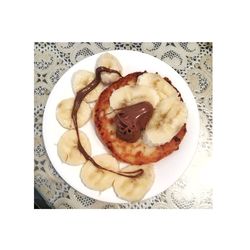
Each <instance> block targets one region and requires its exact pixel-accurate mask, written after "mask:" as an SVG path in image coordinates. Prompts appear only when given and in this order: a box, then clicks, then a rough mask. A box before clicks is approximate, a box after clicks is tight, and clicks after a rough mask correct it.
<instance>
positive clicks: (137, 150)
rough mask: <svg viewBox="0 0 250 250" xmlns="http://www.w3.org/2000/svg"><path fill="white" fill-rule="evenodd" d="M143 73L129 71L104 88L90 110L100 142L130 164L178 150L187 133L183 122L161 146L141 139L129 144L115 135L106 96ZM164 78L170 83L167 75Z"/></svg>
mask: <svg viewBox="0 0 250 250" xmlns="http://www.w3.org/2000/svg"><path fill="white" fill-rule="evenodd" d="M143 73H144V72H135V73H131V74H128V75H127V76H125V77H122V78H120V79H119V80H118V81H117V82H114V83H113V84H111V85H110V86H109V87H107V88H106V89H105V90H104V91H103V92H102V93H101V95H100V96H99V99H98V100H97V102H96V105H95V108H94V113H93V118H94V123H95V129H96V133H97V135H98V137H99V138H100V139H101V141H102V142H103V144H104V145H106V147H107V148H108V149H109V151H110V153H111V154H112V155H113V156H114V157H115V158H116V159H117V160H120V161H123V162H126V163H129V164H133V165H142V164H148V163H153V162H157V161H159V160H161V159H162V158H164V157H166V156H168V155H169V154H171V153H172V152H174V151H175V150H178V149H179V145H180V143H181V141H182V139H183V137H184V136H185V134H186V124H184V125H183V126H182V128H181V129H180V131H179V132H178V133H177V134H176V135H175V136H174V137H173V139H172V140H171V141H170V142H168V143H165V144H163V145H160V146H149V145H147V144H145V143H144V142H143V140H142V139H141V138H140V139H138V140H137V141H136V142H134V143H129V142H126V141H124V140H121V139H119V138H118V137H117V136H116V126H115V123H114V116H115V112H113V111H112V109H111V107H110V103H109V98H110V96H111V94H112V93H113V91H115V90H117V89H119V88H121V87H123V86H126V85H130V86H133V85H135V84H136V81H137V77H138V76H139V75H141V74H143ZM164 79H165V80H166V81H167V82H169V83H170V84H171V82H170V81H169V80H168V78H164Z"/></svg>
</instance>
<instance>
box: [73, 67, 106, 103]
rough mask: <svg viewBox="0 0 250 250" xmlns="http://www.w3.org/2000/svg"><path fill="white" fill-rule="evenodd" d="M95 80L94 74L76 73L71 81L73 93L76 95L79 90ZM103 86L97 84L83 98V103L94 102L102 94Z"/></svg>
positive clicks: (86, 72)
mask: <svg viewBox="0 0 250 250" xmlns="http://www.w3.org/2000/svg"><path fill="white" fill-rule="evenodd" d="M94 79H95V74H94V73H93V72H90V71H87V70H78V71H76V72H75V73H74V74H73V76H72V79H71V82H72V88H73V92H74V93H75V94H76V93H77V92H78V91H79V90H81V89H83V88H84V87H86V86H87V85H88V84H89V83H91V82H92V81H93V80H94ZM103 89H104V86H103V85H102V84H98V85H97V86H96V87H95V88H94V89H93V90H92V91H91V92H90V93H89V94H88V95H87V96H86V97H85V98H84V101H85V102H94V101H96V100H97V99H98V97H99V95H100V94H101V93H102V91H103Z"/></svg>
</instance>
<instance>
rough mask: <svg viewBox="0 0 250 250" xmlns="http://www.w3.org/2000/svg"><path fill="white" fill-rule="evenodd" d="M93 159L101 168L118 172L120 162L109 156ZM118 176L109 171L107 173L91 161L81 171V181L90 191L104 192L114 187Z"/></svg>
mask: <svg viewBox="0 0 250 250" xmlns="http://www.w3.org/2000/svg"><path fill="white" fill-rule="evenodd" d="M93 159H94V160H95V162H96V163H97V164H99V165H100V166H102V167H104V168H107V169H110V170H114V171H118V170H119V167H118V162H117V160H116V159H115V158H114V157H113V156H111V155H108V154H102V155H97V156H94V157H93ZM115 176H116V174H114V173H111V172H109V171H105V170H102V169H99V168H97V167H95V166H94V165H93V164H92V163H91V162H90V161H87V162H86V163H85V164H84V165H83V167H82V170H81V174H80V177H81V180H82V182H83V183H84V184H85V185H86V186H87V187H88V188H90V189H93V190H97V191H103V190H105V189H107V188H109V187H111V186H112V184H113V182H114V179H115Z"/></svg>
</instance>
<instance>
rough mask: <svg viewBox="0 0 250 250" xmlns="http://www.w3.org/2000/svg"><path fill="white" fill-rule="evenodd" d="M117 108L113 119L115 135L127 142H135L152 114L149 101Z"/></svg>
mask: <svg viewBox="0 0 250 250" xmlns="http://www.w3.org/2000/svg"><path fill="white" fill-rule="evenodd" d="M118 110H120V111H119V112H118V113H117V114H116V116H115V119H114V121H115V123H116V135H117V137H118V138H120V139H122V140H124V141H127V142H131V143H132V142H136V141H137V140H138V139H139V138H140V136H141V131H142V130H144V129H145V127H146V125H147V123H148V121H149V120H150V118H151V117H152V115H153V111H154V109H153V106H152V105H151V103H149V102H139V103H136V104H134V105H130V106H126V107H124V108H121V109H118Z"/></svg>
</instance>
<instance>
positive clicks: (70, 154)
mask: <svg viewBox="0 0 250 250" xmlns="http://www.w3.org/2000/svg"><path fill="white" fill-rule="evenodd" d="M79 136H80V141H81V144H82V146H83V148H84V149H85V151H86V152H87V153H88V154H89V155H91V145H90V142H89V139H88V137H87V136H86V134H85V133H83V132H81V131H79ZM77 142H78V141H77V135H76V131H75V130H68V131H66V132H65V133H64V134H63V135H62V136H61V138H60V139H59V142H58V144H57V153H58V155H59V157H60V159H61V160H62V161H63V162H65V163H67V164H69V165H80V164H83V163H85V162H86V159H85V158H84V156H83V155H82V154H81V152H80V151H79V150H78V147H77Z"/></svg>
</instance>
